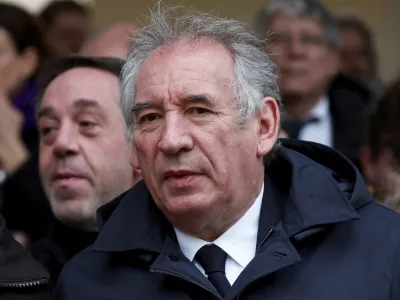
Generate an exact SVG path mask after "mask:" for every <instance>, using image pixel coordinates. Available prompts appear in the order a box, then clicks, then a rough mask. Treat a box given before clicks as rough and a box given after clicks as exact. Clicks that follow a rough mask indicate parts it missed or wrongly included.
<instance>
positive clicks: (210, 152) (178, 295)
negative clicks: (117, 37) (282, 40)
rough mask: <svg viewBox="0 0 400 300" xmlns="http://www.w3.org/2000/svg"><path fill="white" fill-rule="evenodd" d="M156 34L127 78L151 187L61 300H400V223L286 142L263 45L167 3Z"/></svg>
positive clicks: (75, 267)
mask: <svg viewBox="0 0 400 300" xmlns="http://www.w3.org/2000/svg"><path fill="white" fill-rule="evenodd" d="M279 1H280V0H279ZM149 23H150V24H149V25H147V26H144V27H142V28H141V29H138V30H137V31H136V32H135V34H134V36H133V37H132V39H131V43H132V44H131V46H130V50H129V55H128V57H129V58H128V60H127V62H126V64H125V66H124V70H123V72H122V76H121V87H122V90H121V92H122V107H123V112H124V116H125V120H126V122H127V124H128V129H129V131H130V133H131V134H132V137H133V139H132V153H134V154H135V155H134V156H132V158H131V160H130V162H131V164H132V166H136V167H140V169H141V171H142V174H143V182H140V183H139V184H137V185H136V186H135V187H134V188H133V189H131V190H129V191H128V192H127V193H125V194H123V195H121V196H120V197H118V198H116V199H115V201H112V202H110V203H108V204H106V205H105V206H103V207H102V208H100V210H99V213H98V216H99V221H100V226H101V227H102V229H101V231H100V234H99V236H98V238H97V239H96V241H95V243H94V244H93V245H92V246H90V247H88V248H86V249H85V250H84V251H82V252H81V253H79V254H78V255H76V256H75V257H74V258H73V259H72V260H70V262H69V263H68V264H67V265H66V266H65V267H64V269H63V271H62V273H61V276H60V278H59V281H58V283H57V287H56V290H55V294H54V295H55V299H57V300H59V299H63V300H75V299H96V300H110V299H118V300H124V299H133V298H135V299H140V300H150V299H151V300H153V299H157V300H172V299H173V300H188V299H196V300H200V299H201V300H208V299H209V300H212V299H213V300H216V299H220V300H222V299H227V300H234V299H240V300H245V299H246V300H251V299H254V300H255V299H274V300H275V299H279V300H293V299H297V300H321V299H323V300H337V299H340V300H353V299H368V300H398V299H399V298H400V286H399V284H398V283H399V281H400V247H399V241H400V231H399V230H398V228H399V227H400V216H399V215H397V214H396V213H394V212H392V211H390V210H388V209H385V208H383V207H381V206H380V205H378V204H376V203H374V201H373V199H372V196H371V195H370V193H369V192H368V189H367V187H366V185H365V183H364V182H363V180H362V178H361V175H360V173H359V172H358V171H357V169H356V168H355V167H354V165H353V164H351V162H350V161H349V160H348V159H346V158H345V157H344V156H343V155H341V154H340V153H338V152H337V151H335V150H333V149H332V148H330V147H326V146H323V145H320V144H316V143H310V142H303V141H294V140H289V139H285V140H282V141H281V142H279V141H278V140H277V136H278V131H279V124H280V110H279V107H280V94H279V89H278V87H277V78H278V76H277V70H276V67H275V65H274V63H273V62H272V60H271V58H270V57H269V56H268V55H267V54H266V52H265V43H264V42H263V40H261V39H259V38H258V37H257V36H256V35H255V34H254V33H253V31H252V30H251V29H250V28H248V27H247V26H245V25H244V24H242V23H240V22H238V21H236V20H229V19H222V18H217V17H214V16H212V15H210V14H205V13H198V12H192V11H189V12H187V11H185V12H184V13H183V14H181V12H180V11H176V10H174V9H169V8H167V9H163V8H161V7H160V6H159V7H158V9H157V10H156V11H155V12H151V16H150V22H149ZM266 161H268V163H266Z"/></svg>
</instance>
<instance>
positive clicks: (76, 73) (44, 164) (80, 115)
mask: <svg viewBox="0 0 400 300" xmlns="http://www.w3.org/2000/svg"><path fill="white" fill-rule="evenodd" d="M39 130H40V172H41V177H42V181H43V185H44V187H45V190H46V193H47V195H48V196H49V199H50V201H51V205H52V208H53V211H54V213H55V215H56V216H57V217H58V218H59V219H60V220H61V221H64V222H65V223H70V224H71V225H75V226H76V224H79V225H80V226H84V224H85V222H88V220H90V221H93V219H94V218H95V211H96V209H97V208H98V207H99V206H101V205H103V204H105V203H106V202H108V201H110V200H112V199H113V198H114V197H116V196H117V195H119V194H120V193H122V192H124V191H126V190H127V189H129V188H130V187H131V186H132V185H133V179H132V174H133V171H132V168H131V167H130V165H129V155H130V146H129V141H128V140H127V138H126V126H125V123H124V120H123V116H122V112H121V109H120V107H119V86H118V78H117V77H116V76H115V75H113V74H111V73H108V72H105V71H101V70H96V69H91V68H75V69H71V70H69V71H67V72H65V73H63V74H61V75H60V76H58V77H57V78H55V79H54V80H53V81H52V82H51V83H50V85H49V86H48V88H47V90H46V92H45V94H44V97H43V102H42V104H41V108H40V112H39ZM80 223H82V224H80ZM89 223H90V222H89ZM93 223H94V224H95V222H91V223H90V224H93ZM90 229H92V228H90Z"/></svg>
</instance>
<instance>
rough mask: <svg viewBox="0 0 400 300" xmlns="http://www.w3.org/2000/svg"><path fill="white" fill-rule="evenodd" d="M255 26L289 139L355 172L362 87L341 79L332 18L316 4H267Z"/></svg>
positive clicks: (307, 0) (296, 0) (309, 0)
mask: <svg viewBox="0 0 400 300" xmlns="http://www.w3.org/2000/svg"><path fill="white" fill-rule="evenodd" d="M256 24H257V25H258V26H257V30H258V31H259V33H260V35H263V36H269V37H271V39H270V42H269V44H268V47H267V52H268V53H269V54H271V57H272V58H273V59H274V61H275V63H276V64H277V66H278V67H279V70H280V79H279V88H280V90H281V93H282V101H283V105H284V114H283V115H282V127H283V129H284V130H285V131H286V132H287V133H288V135H289V137H290V138H293V139H300V140H306V141H312V142H317V143H320V144H323V145H327V146H330V147H333V148H335V149H336V150H339V151H340V152H342V153H343V154H344V155H346V156H347V157H348V158H350V159H351V160H352V161H353V162H354V163H356V165H357V166H359V151H360V147H361V145H362V142H363V114H362V112H363V110H364V108H365V107H366V105H367V104H368V102H369V99H370V97H371V95H370V93H369V90H368V88H367V87H365V86H363V85H361V84H359V83H358V81H353V80H352V79H350V78H347V77H345V76H343V75H338V73H339V67H340V59H339V44H340V34H339V28H338V26H337V24H336V20H335V18H334V16H333V15H332V14H331V13H330V11H329V10H328V9H327V8H326V7H324V6H323V5H322V4H321V3H320V2H318V1H316V0H271V1H269V2H268V4H267V5H266V6H265V7H264V8H263V9H262V11H261V12H260V15H259V18H258V19H257V22H256Z"/></svg>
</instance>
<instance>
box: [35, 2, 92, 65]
mask: <svg viewBox="0 0 400 300" xmlns="http://www.w3.org/2000/svg"><path fill="white" fill-rule="evenodd" d="M39 20H40V21H41V23H42V25H43V32H44V33H45V37H46V42H47V47H48V49H49V51H50V55H51V56H52V57H61V56H64V55H68V54H71V53H78V52H79V51H80V50H81V48H82V46H83V45H84V43H85V42H86V40H87V38H88V36H89V31H90V23H91V15H90V9H89V7H86V6H84V5H82V4H79V3H77V2H75V1H71V0H56V1H51V2H50V3H49V5H48V6H46V7H45V8H44V9H43V11H42V12H41V13H40V15H39Z"/></svg>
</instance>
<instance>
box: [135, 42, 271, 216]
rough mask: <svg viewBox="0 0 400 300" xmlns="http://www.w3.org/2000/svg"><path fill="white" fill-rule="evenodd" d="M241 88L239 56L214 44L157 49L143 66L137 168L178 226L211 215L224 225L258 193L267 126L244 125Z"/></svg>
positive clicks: (138, 90) (139, 82) (139, 86)
mask: <svg viewBox="0 0 400 300" xmlns="http://www.w3.org/2000/svg"><path fill="white" fill-rule="evenodd" d="M194 43H195V45H193V44H194ZM233 82H234V64H233V60H232V56H231V54H230V53H229V52H228V51H227V50H226V49H225V48H224V47H223V46H222V45H220V44H218V43H216V42H213V41H209V40H200V41H195V42H193V41H185V40H182V41H180V42H178V43H177V44H176V45H173V46H168V47H165V48H161V49H157V50H155V51H154V52H153V53H152V54H151V55H150V56H149V58H147V60H146V61H145V62H144V64H143V66H142V67H141V70H140V72H139V75H138V80H137V83H136V95H135V101H134V104H135V107H136V108H137V109H136V110H134V111H135V124H134V145H135V146H136V149H137V157H138V162H135V161H134V162H132V163H133V164H135V163H138V164H139V165H140V168H141V170H142V174H143V177H144V180H145V182H146V184H147V186H148V188H149V190H150V192H151V194H152V196H153V198H154V201H155V202H156V204H157V205H158V206H159V207H160V209H161V210H162V211H163V212H164V213H165V214H166V216H167V217H168V218H169V219H170V221H171V222H172V223H173V224H176V221H178V222H180V221H182V220H183V219H186V222H188V221H190V220H191V222H193V221H194V220H195V218H202V219H203V217H204V216H207V218H206V219H209V220H210V221H211V220H212V222H215V221H216V220H215V218H219V220H218V221H219V222H223V220H221V215H223V213H224V212H225V211H228V210H230V209H233V210H234V209H238V208H239V210H240V205H246V203H245V200H243V199H246V198H248V197H249V196H248V194H249V193H252V192H254V190H257V187H256V186H255V185H257V182H259V181H260V178H262V174H261V175H259V174H257V175H255V174H256V173H257V172H256V171H255V170H256V169H257V168H258V169H260V166H261V165H262V157H258V155H257V147H258V139H259V137H258V130H259V129H260V126H259V124H258V121H257V118H256V117H254V118H252V119H250V120H249V121H248V122H247V124H245V125H239V124H238V123H237V109H236V107H235V105H234V93H233V86H232V85H233ZM275 117H276V115H275ZM275 138H276V136H275ZM271 141H272V139H271ZM272 144H273V143H271V147H272ZM255 177H258V178H255ZM256 196H257V195H255V197H256ZM250 197H251V196H250ZM255 197H254V199H255ZM240 200H242V201H240Z"/></svg>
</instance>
